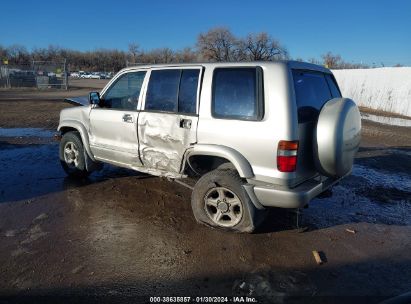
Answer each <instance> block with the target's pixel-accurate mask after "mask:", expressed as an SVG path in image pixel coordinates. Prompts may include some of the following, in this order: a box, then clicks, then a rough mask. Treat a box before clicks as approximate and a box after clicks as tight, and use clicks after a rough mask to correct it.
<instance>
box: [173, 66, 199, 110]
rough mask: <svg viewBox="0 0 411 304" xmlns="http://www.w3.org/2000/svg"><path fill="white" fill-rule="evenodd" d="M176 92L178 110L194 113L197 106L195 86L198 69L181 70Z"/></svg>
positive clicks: (196, 85) (196, 84) (196, 86)
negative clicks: (178, 87)
mask: <svg viewBox="0 0 411 304" xmlns="http://www.w3.org/2000/svg"><path fill="white" fill-rule="evenodd" d="M181 73H182V74H181V81H180V90H179V94H178V112H179V113H187V114H195V113H196V106H197V88H198V78H199V75H200V70H199V69H195V70H191V69H190V70H188V69H187V70H182V72H181Z"/></svg>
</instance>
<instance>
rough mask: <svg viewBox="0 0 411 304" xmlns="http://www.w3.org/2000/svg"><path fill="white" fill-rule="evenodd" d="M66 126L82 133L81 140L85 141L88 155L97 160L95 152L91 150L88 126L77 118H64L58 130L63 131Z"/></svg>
mask: <svg viewBox="0 0 411 304" xmlns="http://www.w3.org/2000/svg"><path fill="white" fill-rule="evenodd" d="M65 127H68V128H74V129H76V130H77V131H78V132H79V133H80V136H81V141H82V142H83V146H84V149H85V150H86V152H87V155H88V156H89V157H90V158H91V160H93V161H96V160H95V158H94V156H93V153H91V150H90V141H89V138H88V133H87V130H86V127H85V126H84V125H83V124H82V123H81V122H79V121H77V120H63V121H61V122H60V124H59V126H58V128H57V130H58V131H61V129H63V128H65Z"/></svg>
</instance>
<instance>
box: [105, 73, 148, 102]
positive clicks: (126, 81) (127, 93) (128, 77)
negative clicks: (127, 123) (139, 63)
mask: <svg viewBox="0 0 411 304" xmlns="http://www.w3.org/2000/svg"><path fill="white" fill-rule="evenodd" d="M145 75H146V72H145V71H140V72H129V73H126V74H123V75H121V76H120V77H119V78H118V79H117V80H116V82H115V83H114V84H113V85H112V86H111V87H110V88H109V89H108V90H107V92H106V93H105V94H104V96H103V101H102V104H101V106H102V107H103V108H110V109H118V110H137V103H138V98H139V96H140V91H141V87H142V85H143V81H144V77H145Z"/></svg>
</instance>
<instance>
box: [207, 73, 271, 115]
mask: <svg viewBox="0 0 411 304" xmlns="http://www.w3.org/2000/svg"><path fill="white" fill-rule="evenodd" d="M212 115H213V117H215V118H227V119H239V120H261V119H262V115H263V87H262V69H261V68H259V67H251V68H248V67H247V68H216V69H215V70H214V74H213V98H212Z"/></svg>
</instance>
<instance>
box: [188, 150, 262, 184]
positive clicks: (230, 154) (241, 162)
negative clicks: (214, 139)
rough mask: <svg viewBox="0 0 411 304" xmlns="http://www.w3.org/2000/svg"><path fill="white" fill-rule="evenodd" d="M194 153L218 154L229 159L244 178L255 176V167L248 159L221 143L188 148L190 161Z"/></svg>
mask: <svg viewBox="0 0 411 304" xmlns="http://www.w3.org/2000/svg"><path fill="white" fill-rule="evenodd" d="M194 155H209V156H218V157H222V158H225V159H227V160H229V161H230V162H231V163H232V164H233V165H234V167H235V168H236V169H237V171H238V174H239V175H240V176H241V177H243V178H252V177H254V173H253V169H252V168H251V165H250V163H249V162H248V161H247V159H246V158H245V157H244V156H243V155H242V154H241V153H239V152H238V151H236V150H234V149H233V148H229V147H226V146H220V145H206V144H197V145H195V146H194V147H193V148H190V149H188V151H187V156H186V159H187V161H188V162H189V163H190V157H191V156H194Z"/></svg>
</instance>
